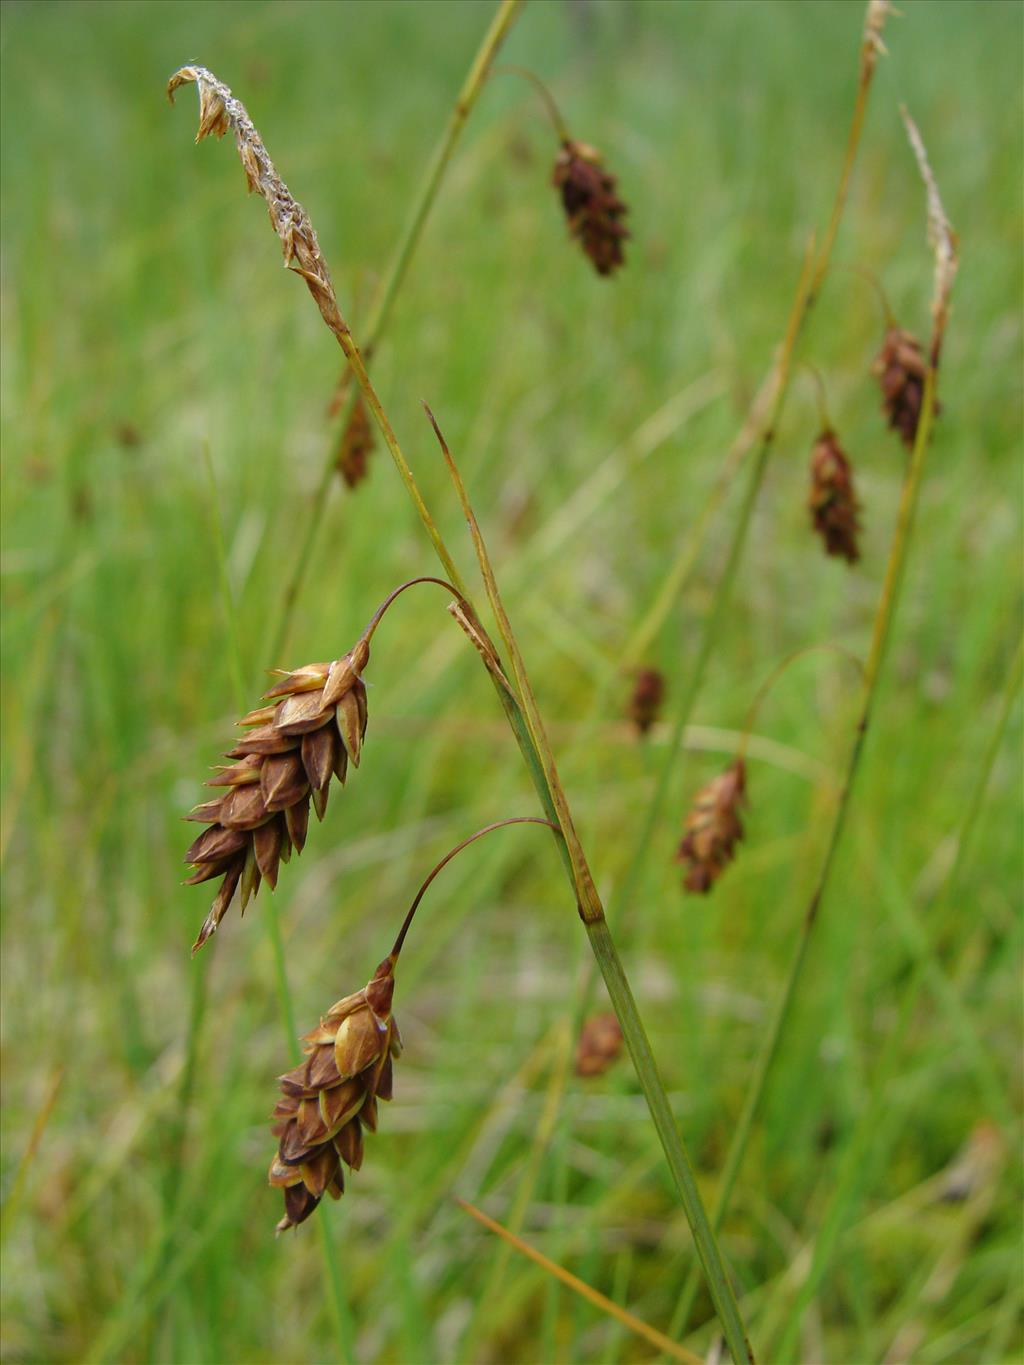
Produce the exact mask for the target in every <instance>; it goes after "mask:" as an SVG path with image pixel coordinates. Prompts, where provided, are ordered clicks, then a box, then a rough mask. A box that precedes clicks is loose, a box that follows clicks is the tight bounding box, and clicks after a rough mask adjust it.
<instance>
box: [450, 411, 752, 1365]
mask: <svg viewBox="0 0 1024 1365" xmlns="http://www.w3.org/2000/svg"><path fill="white" fill-rule="evenodd" d="M427 414H428V416H429V417H430V420H431V423H432V424H433V427H434V431H435V432H436V434H437V438H438V441H439V443H440V446H441V450H442V453H443V455H444V458H445V462H446V464H447V465H448V471H449V473H450V474H451V477H452V481H453V483H454V485H455V489H456V492H457V493H458V497H459V502H460V504H461V506H462V510H463V513H464V514H465V517H466V521H467V523H468V525H469V530H470V534H471V536H472V538H473V544H474V548H475V549H476V552H477V559H478V561H479V564H480V572H481V574H482V575H483V579H484V584H485V587H486V589H487V595H488V600H489V601H490V603H491V608H492V610H493V612H494V615H495V619H496V620H497V622H498V628H499V631H500V633H501V636H502V639H503V640H504V642H505V646H506V649H507V650H508V653H509V658H510V660H511V664H512V670H513V673H514V676H515V681H516V686H517V689H518V691H519V695H520V698H521V699H522V709H523V711H524V712H525V715H526V720H527V725H528V728H529V736H530V739H531V741H532V744H533V747H534V749H535V751H537V752H538V754H539V757H540V763H541V768H542V770H543V774H544V777H545V779H546V782H547V786H548V791H549V793H550V799H551V803H552V804H553V805H554V807H555V810H556V811H557V818H558V823H559V827H560V828H561V831H562V835H563V838H564V841H565V846H566V848H567V849H568V851H569V864H570V865H569V867H568V869H567V870H568V872H569V877H570V881H571V882H572V885H573V889H574V891H575V894H576V903H577V906H578V908H579V913H580V918H581V919H582V920H583V923H584V926H585V927H586V931H587V937H588V939H589V940H590V946H591V949H592V951H593V953H594V957H595V958H596V960H597V964H598V966H599V968H600V970H601V975H602V976H603V978H604V982H605V987H606V988H607V991H608V997H609V999H610V1001H611V1004H612V1008H613V1009H614V1011H615V1014H616V1017H617V1018H618V1020H619V1024H620V1026H621V1028H622V1034H623V1038H624V1039H625V1042H626V1047H627V1049H628V1051H629V1055H630V1057H631V1059H632V1061H633V1066H634V1069H635V1071H636V1074H637V1079H638V1080H639V1082H640V1087H641V1089H642V1090H643V1092H644V1098H645V1099H646V1100H647V1106H648V1108H649V1110H650V1112H651V1117H652V1119H653V1120H654V1126H655V1129H656V1131H657V1134H658V1138H659V1140H660V1142H661V1146H662V1150H663V1151H664V1153H665V1157H666V1160H667V1161H668V1165H669V1169H670V1170H671V1172H672V1176H673V1179H674V1180H675V1183H676V1187H677V1189H678V1191H679V1194H680V1197H681V1200H682V1204H683V1209H684V1212H685V1214H686V1218H687V1221H688V1222H689V1224H690V1229H691V1231H692V1233H693V1239H694V1243H695V1245H696V1248H697V1254H698V1257H699V1258H700V1263H701V1265H702V1266H703V1268H704V1273H705V1275H706V1277H707V1281H708V1289H709V1291H710V1293H711V1298H712V1301H713V1302H714V1305H715V1310H716V1312H717V1313H718V1317H719V1321H720V1322H721V1325H722V1331H723V1333H724V1335H725V1339H726V1342H727V1343H728V1346H729V1350H730V1352H731V1353H732V1357H733V1360H734V1361H735V1362H737V1365H740V1362H742V1361H750V1362H752V1361H753V1359H754V1356H753V1352H752V1350H751V1347H750V1342H749V1341H748V1340H747V1335H746V1332H745V1330H744V1327H743V1323H742V1320H741V1318H740V1314H739V1309H738V1307H737V1304H736V1297H735V1294H734V1292H733V1289H732V1284H731V1282H730V1278H729V1273H728V1269H727V1267H726V1265H725V1261H724V1259H723V1257H722V1253H721V1249H720V1248H719V1246H718V1242H717V1241H716V1239H715V1236H714V1233H713V1232H712V1230H711V1226H710V1224H709V1221H708V1217H707V1213H706V1212H705V1209H704V1205H703V1202H702V1200H701V1197H700V1191H699V1190H698V1188H697V1182H696V1178H695V1176H694V1173H693V1168H692V1165H691V1163H690V1159H689V1157H688V1155H687V1152H686V1147H685V1144H684V1142H683V1139H682V1136H681V1134H680V1132H679V1129H678V1127H677V1125H676V1121H675V1117H674V1115H673V1113H672V1107H671V1105H670V1103H669V1099H668V1095H667V1093H666V1091H665V1086H664V1083H663V1082H662V1080H661V1076H660V1075H659V1073H658V1068H657V1064H656V1062H655V1060H654V1053H653V1052H652V1050H651V1045H650V1041H649V1039H648V1037H647V1033H646V1031H645V1029H644V1026H643V1022H642V1020H641V1018H640V1012H639V1010H638V1009H637V1004H636V1000H635V999H634V997H633V992H632V990H631V989H630V985H629V981H628V979H627V977H626V973H625V970H624V968H623V965H622V960H621V959H620V957H619V954H618V951H617V949H616V947H615V944H614V941H613V940H612V936H611V931H610V930H609V928H608V922H607V920H606V919H605V914H604V907H603V906H602V904H601V899H600V897H599V895H598V892H597V887H596V885H595V883H594V879H593V877H592V875H591V873H590V868H589V866H588V864H587V861H586V856H585V855H584V852H583V848H582V846H581V844H580V841H579V837H578V835H577V834H576V830H575V826H574V825H573V821H572V816H571V813H570V811H569V805H568V801H567V799H566V796H565V792H564V790H563V788H562V785H561V782H560V780H559V777H558V771H557V768H556V766H555V759H554V755H553V753H552V751H551V746H550V744H549V742H548V738H547V734H546V732H545V730H544V725H543V721H542V719H541V715H540V710H539V708H538V706H537V701H536V698H535V696H534V693H533V690H532V688H531V686H530V681H529V678H528V676H527V673H526V667H525V664H524V662H523V658H522V654H521V652H520V650H519V645H518V642H517V640H516V637H515V633H514V631H513V629H512V624H511V622H510V620H509V617H508V613H507V612H506V610H505V605H504V603H503V601H502V599H501V593H500V591H499V589H498V584H497V579H496V578H495V575H494V569H493V566H492V565H491V560H490V556H489V554H488V552H487V547H486V544H485V542H484V539H483V534H482V532H481V530H480V525H479V523H478V521H477V518H476V514H475V513H474V511H473V507H472V504H471V502H470V500H469V495H468V493H467V491H466V486H465V484H464V483H463V480H462V476H461V474H460V472H459V469H458V466H457V465H456V463H455V460H454V459H453V458H452V454H451V452H450V450H449V449H448V446H447V443H446V442H445V439H444V437H443V436H442V434H441V431H440V429H439V427H438V425H437V422H436V421H435V420H434V416H433V414H432V413H431V412H430V409H429V408H428V409H427Z"/></svg>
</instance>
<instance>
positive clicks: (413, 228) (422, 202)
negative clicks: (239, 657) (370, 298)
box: [267, 0, 523, 662]
mask: <svg viewBox="0 0 1024 1365" xmlns="http://www.w3.org/2000/svg"><path fill="white" fill-rule="evenodd" d="M522 4H523V0H501V3H500V4H499V5H498V8H497V11H496V12H495V15H494V18H493V19H492V21H491V24H490V27H489V28H488V30H487V32H486V33H485V34H484V37H483V41H482V42H481V44H480V47H479V48H478V50H477V52H476V55H475V56H474V58H473V61H472V63H471V64H470V68H469V71H468V72H467V74H466V79H465V81H464V82H463V85H462V89H461V90H460V91H459V94H458V97H457V98H456V101H455V104H454V107H453V108H452V111H451V114H450V115H449V116H448V122H447V124H446V126H445V129H444V132H443V133H442V134H441V137H440V139H439V140H438V143H437V145H436V147H435V148H434V151H433V153H432V155H431V158H430V161H429V162H428V164H427V168H426V170H425V171H424V173H423V179H422V181H421V182H420V185H419V188H418V190H417V192H416V197H415V199H414V200H413V204H412V208H411V209H410V211H409V216H408V218H407V219H406V223H405V227H404V228H403V230H402V235H401V237H400V238H399V239H398V243H397V244H396V246H395V250H394V252H393V253H392V256H391V260H390V262H389V264H388V268H387V273H386V274H385V276H384V279H383V281H382V283H381V286H380V289H379V291H378V293H377V296H376V300H375V302H374V307H373V312H372V313H371V315H370V318H369V321H368V324H367V332H366V354H367V356H369V355H371V354H372V353H373V351H374V349H375V348H376V346H377V344H378V343H379V341H380V339H381V336H382V334H383V332H384V329H385V328H386V326H387V323H388V319H389V318H390V316H391V310H392V308H393V306H394V303H395V299H396V297H397V295H398V291H399V289H400V287H401V285H402V281H403V280H404V279H405V276H406V273H407V271H408V269H409V265H410V262H411V261H412V258H413V254H414V253H415V250H416V247H417V245H418V244H419V240H420V237H421V236H422V234H423V228H424V225H425V223H426V221H427V217H428V216H429V214H430V210H431V209H432V208H433V205H434V201H435V200H436V199H437V194H438V191H439V190H440V188H441V182H442V180H443V179H444V174H445V171H446V170H447V168H448V163H449V162H450V161H451V158H452V155H453V153H454V151H455V148H456V145H457V143H458V141H459V138H460V137H461V135H462V130H463V128H464V127H465V125H466V121H467V119H468V118H469V115H470V113H471V112H472V109H473V106H474V105H475V104H476V101H477V99H478V97H479V95H480V91H481V90H482V89H483V87H484V84H485V82H486V80H487V76H488V74H489V72H490V69H491V67H492V65H493V63H494V59H495V57H496V56H497V55H498V51H499V49H500V48H501V45H502V43H503V42H504V41H505V38H506V37H507V35H508V31H509V29H510V28H511V27H512V24H513V22H514V20H515V18H516V15H517V14H518V12H519V10H520V9H521V8H522ZM350 374H351V371H350V370H349V369H348V367H347V366H346V368H345V371H344V375H343V377H342V380H341V381H339V383H340V384H342V385H347V381H348V379H349V376H350ZM345 397H346V395H345V393H344V391H342V392H340V393H339V398H340V400H341V406H343V407H345V406H346V404H345ZM334 460H335V457H334V450H333V448H332V449H330V450H329V451H328V453H327V456H326V458H325V460H324V464H323V468H322V469H321V471H320V478H319V481H318V483H317V486H316V489H315V491H314V493H313V499H312V501H311V503H310V507H309V515H308V518H307V521H306V526H305V529H304V531H303V534H302V539H301V541H300V543H299V550H298V553H297V555H296V559H295V566H294V568H293V569H292V572H291V575H290V577H289V579H288V582H287V584H286V585H285V588H284V591H283V593H282V600H281V609H280V611H281V614H280V619H279V620H278V623H277V626H276V628H275V631H274V635H273V637H272V638H271V642H270V648H269V649H268V651H267V653H268V657H269V658H270V660H271V662H278V661H279V656H280V655H281V654H282V653H283V651H284V649H285V646H286V644H287V641H288V633H289V631H290V629H291V624H292V619H293V612H294V608H295V602H296V600H297V598H298V595H299V592H300V590H301V588H302V584H303V582H304V580H305V577H306V572H307V570H308V568H309V561H310V558H311V557H312V553H313V545H314V543H315V541H316V537H317V533H318V532H319V529H320V525H321V523H322V521H323V516H324V511H325V510H326V506H327V498H328V493H329V491H330V487H331V479H332V477H333V475H334Z"/></svg>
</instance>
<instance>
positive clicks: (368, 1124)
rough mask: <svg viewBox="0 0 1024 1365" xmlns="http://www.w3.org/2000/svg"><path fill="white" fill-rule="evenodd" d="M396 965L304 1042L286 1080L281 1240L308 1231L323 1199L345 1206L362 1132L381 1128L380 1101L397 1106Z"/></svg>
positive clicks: (276, 1181) (273, 1177) (276, 1172)
mask: <svg viewBox="0 0 1024 1365" xmlns="http://www.w3.org/2000/svg"><path fill="white" fill-rule="evenodd" d="M394 966H395V961H394V957H393V956H390V957H386V958H385V959H384V961H383V962H382V963H381V964H380V966H379V967H378V968H377V970H376V972H375V973H374V974H373V976H372V978H371V979H370V981H369V982H367V984H366V985H365V986H364V987H363V989H362V990H361V991H356V993H355V994H354V995H346V996H345V997H344V998H343V999H341V1000H339V1001H338V1002H337V1003H336V1004H334V1005H332V1006H331V1008H330V1009H329V1010H328V1011H327V1013H326V1015H324V1017H323V1018H322V1019H321V1020H320V1023H319V1026H318V1027H317V1028H314V1029H311V1030H310V1031H309V1033H307V1034H306V1035H305V1037H304V1039H303V1042H304V1045H305V1046H304V1050H305V1053H306V1059H305V1061H304V1062H302V1063H301V1064H300V1065H299V1066H297V1067H295V1068H294V1069H293V1070H291V1071H288V1072H286V1073H285V1074H284V1075H283V1076H281V1077H280V1085H281V1098H280V1099H279V1100H278V1102H277V1105H276V1106H275V1109H274V1114H273V1118H274V1122H273V1124H272V1128H271V1131H272V1132H273V1134H274V1136H275V1137H276V1138H277V1139H278V1146H277V1155H276V1156H275V1157H274V1160H273V1161H272V1162H271V1165H270V1174H269V1180H270V1184H271V1185H275V1186H277V1187H278V1188H279V1189H281V1190H282V1191H283V1192H284V1217H283V1218H282V1219H281V1221H280V1222H279V1223H278V1225H277V1231H278V1232H284V1231H285V1230H286V1229H287V1228H292V1227H297V1226H298V1224H299V1223H304V1222H305V1221H306V1219H307V1218H308V1217H309V1215H310V1214H311V1213H312V1212H313V1210H314V1209H315V1208H316V1206H317V1205H318V1204H319V1203H320V1200H321V1199H322V1198H323V1196H324V1194H325V1193H326V1194H329V1195H330V1196H331V1198H332V1199H340V1198H341V1196H342V1194H343V1193H344V1190H345V1177H344V1172H343V1166H342V1163H344V1164H345V1165H347V1166H348V1167H349V1169H350V1170H353V1171H356V1170H358V1169H359V1167H360V1166H361V1165H362V1162H363V1129H364V1128H368V1129H369V1130H370V1132H375V1131H376V1128H377V1101H378V1100H390V1098H391V1094H392V1067H393V1064H394V1062H395V1060H396V1059H397V1058H398V1056H399V1055H400V1053H401V1051H402V1039H401V1035H400V1034H399V1032H398V1025H397V1024H396V1023H395V1020H394V1018H393V1017H392V1014H391V999H392V996H393V994H394V989H395V977H394Z"/></svg>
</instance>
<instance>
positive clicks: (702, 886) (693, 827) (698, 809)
mask: <svg viewBox="0 0 1024 1365" xmlns="http://www.w3.org/2000/svg"><path fill="white" fill-rule="evenodd" d="M745 793H746V767H745V765H744V762H743V760H742V759H741V758H737V759H736V760H735V761H734V762H732V763H730V764H729V766H728V768H726V770H725V771H724V772H723V773H719V774H718V776H717V777H713V778H712V779H711V781H710V782H708V783H707V785H706V786H703V787H701V789H700V791H699V792H698V793H697V795H696V797H695V798H694V802H693V806H692V807H691V809H690V813H689V814H688V815H687V817H686V825H685V828H684V830H683V839H682V843H680V845H679V853H678V855H677V861H678V862H681V863H684V864H685V865H686V876H685V877H684V879H683V885H684V887H685V888H686V890H687V891H696V892H699V893H701V894H706V893H707V892H708V891H710V890H711V888H712V886H713V885H714V884H715V882H716V881H717V880H718V878H719V877H720V876H721V875H722V873H723V872H724V871H725V869H726V868H727V867H728V865H729V863H730V862H731V861H732V860H733V858H734V857H735V855H736V845H737V843H738V842H739V841H740V840H741V839H742V838H743V824H742V822H741V821H740V817H739V810H740V807H741V806H742V805H744V804H745V803H746V795H745Z"/></svg>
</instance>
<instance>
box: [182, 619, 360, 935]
mask: <svg viewBox="0 0 1024 1365" xmlns="http://www.w3.org/2000/svg"><path fill="white" fill-rule="evenodd" d="M369 657H370V647H369V644H368V643H367V642H366V640H365V639H362V640H360V641H359V642H358V644H357V645H356V646H355V647H354V648H353V649H352V650H351V651H350V652H349V653H348V654H345V655H343V656H342V658H340V659H335V660H334V661H333V662H332V663H322V664H307V665H306V666H305V667H304V668H298V669H295V670H294V671H293V672H291V673H286V674H285V675H284V676H283V677H282V679H281V681H280V682H279V683H277V685H276V686H274V687H272V688H271V689H270V691H269V692H267V693H266V694H265V699H266V700H267V701H268V703H269V704H268V705H266V706H262V707H260V708H258V709H257V710H255V711H250V712H249V714H248V715H247V716H244V717H243V718H242V720H240V721H239V722H238V724H239V726H241V727H243V728H244V729H245V732H246V733H245V734H244V735H243V737H242V738H241V739H240V740H239V742H238V743H237V744H236V745H235V747H234V748H233V749H229V750H228V752H227V754H226V757H227V758H231V759H234V760H235V761H234V762H233V763H231V764H230V765H225V766H222V767H221V768H220V769H219V770H218V772H217V774H216V776H214V777H211V778H210V779H209V781H208V782H207V784H206V785H207V786H208V787H224V788H226V789H227V790H226V791H225V792H224V793H223V794H222V795H220V796H217V797H215V798H214V799H213V800H210V801H205V802H204V803H203V804H202V805H199V806H196V807H195V809H194V810H192V811H191V812H190V813H189V815H188V816H187V817H186V818H187V819H189V820H201V821H203V822H204V823H206V824H207V825H208V828H207V829H204V830H203V832H202V834H200V835H199V837H198V838H197V839H195V840H194V841H193V843H192V845H191V847H190V848H189V850H188V852H187V853H186V854H185V861H186V862H187V863H190V864H192V865H193V866H194V868H195V871H194V872H193V874H192V876H191V877H189V878H188V881H187V883H186V884H187V885H189V886H192V885H195V884H196V883H198V882H205V881H210V880H211V879H212V878H214V877H222V878H223V880H222V881H221V884H220V890H219V891H218V892H217V895H216V898H215V899H214V902H213V905H212V906H211V908H210V913H209V914H208V915H207V917H206V920H205V921H204V923H203V927H202V929H200V931H199V937H198V938H197V939H196V942H195V946H194V948H193V952H195V951H196V950H197V949H199V948H201V947H202V945H203V944H204V943H205V942H206V940H207V939H208V938H209V937H210V935H211V934H212V933H213V932H214V931H215V930H216V928H217V926H218V925H219V924H220V922H221V920H222V919H223V917H224V914H225V912H226V911H227V909H228V907H229V906H230V904H231V902H232V900H233V899H234V897H235V895H236V893H237V895H238V896H239V899H240V901H241V908H242V910H243V911H244V909H245V907H246V905H247V903H248V901H249V897H250V896H252V895H255V894H256V892H257V891H258V890H259V888H260V884H261V882H262V880H263V879H264V878H266V880H267V882H269V884H270V887H271V889H273V888H274V887H275V886H276V885H277V874H278V869H279V867H280V864H281V863H282V862H287V861H288V859H289V858H290V856H291V852H292V849H294V850H295V852H296V853H301V852H302V848H303V845H304V844H305V842H306V830H307V827H308V824H309V807H310V802H312V805H313V809H314V810H315V811H316V813H317V817H318V818H319V819H321V820H322V819H323V817H324V812H325V811H326V809H327V796H328V788H329V786H330V781H331V778H332V777H336V778H337V779H338V781H339V782H341V783H342V784H344V782H345V777H346V774H347V771H348V765H349V762H351V763H352V764H354V765H355V766H356V767H358V765H359V755H360V750H361V748H362V742H363V736H364V735H365V734H366V687H365V685H364V683H363V681H362V677H361V674H362V671H363V669H364V668H365V667H366V664H367V661H368V660H369Z"/></svg>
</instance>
